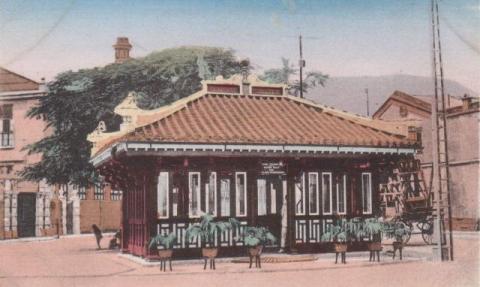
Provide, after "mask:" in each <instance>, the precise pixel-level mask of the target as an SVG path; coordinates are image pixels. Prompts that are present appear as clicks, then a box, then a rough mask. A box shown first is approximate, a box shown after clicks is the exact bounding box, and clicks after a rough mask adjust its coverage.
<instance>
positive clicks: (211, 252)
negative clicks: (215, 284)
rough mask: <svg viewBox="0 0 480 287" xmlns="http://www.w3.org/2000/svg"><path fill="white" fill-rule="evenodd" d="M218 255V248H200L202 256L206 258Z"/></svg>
mask: <svg viewBox="0 0 480 287" xmlns="http://www.w3.org/2000/svg"><path fill="white" fill-rule="evenodd" d="M217 255H218V248H216V247H213V248H212V247H210V248H202V256H203V257H206V258H210V259H212V258H215V257H217Z"/></svg>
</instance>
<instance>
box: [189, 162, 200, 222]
mask: <svg viewBox="0 0 480 287" xmlns="http://www.w3.org/2000/svg"><path fill="white" fill-rule="evenodd" d="M189 202H190V204H189V206H190V216H200V173H198V172H191V173H189Z"/></svg>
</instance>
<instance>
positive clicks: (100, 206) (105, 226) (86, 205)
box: [80, 185, 122, 233]
mask: <svg viewBox="0 0 480 287" xmlns="http://www.w3.org/2000/svg"><path fill="white" fill-rule="evenodd" d="M94 189H95V188H94V187H90V188H88V189H87V191H86V198H85V199H84V200H80V232H81V233H90V232H92V224H96V225H97V226H98V227H99V228H100V229H101V230H102V231H117V230H119V229H120V221H121V217H122V213H121V212H122V201H121V200H112V198H111V192H112V190H111V188H110V186H109V185H106V186H105V187H104V188H103V199H95V195H94Z"/></svg>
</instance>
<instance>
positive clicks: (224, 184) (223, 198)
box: [220, 178, 230, 216]
mask: <svg viewBox="0 0 480 287" xmlns="http://www.w3.org/2000/svg"><path fill="white" fill-rule="evenodd" d="M220 208H221V210H220V215H221V216H230V179H228V178H222V179H221V180H220Z"/></svg>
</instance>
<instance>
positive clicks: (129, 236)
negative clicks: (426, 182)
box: [89, 76, 418, 256]
mask: <svg viewBox="0 0 480 287" xmlns="http://www.w3.org/2000/svg"><path fill="white" fill-rule="evenodd" d="M202 85H203V87H202V90H201V91H199V92H197V93H195V94H193V95H191V96H189V97H187V98H184V99H181V100H179V101H177V102H174V103H172V104H171V105H169V106H165V107H161V108H159V109H157V110H152V111H143V110H141V109H139V108H138V107H137V106H136V103H135V95H134V93H131V94H130V95H129V96H128V97H127V98H126V99H125V100H124V102H122V103H121V104H120V105H119V106H118V107H117V108H116V109H115V112H116V113H117V114H119V115H120V116H122V117H123V119H124V122H123V124H122V126H121V128H120V131H117V132H113V133H107V132H105V125H104V124H103V123H100V124H99V127H98V128H97V130H96V131H94V132H93V133H92V134H91V135H90V136H89V140H90V141H91V142H93V150H92V160H91V161H92V163H93V164H94V166H95V167H96V169H97V170H98V171H99V172H100V174H102V175H103V176H104V177H105V180H106V181H107V182H109V183H110V184H111V185H112V186H113V187H114V188H118V189H121V190H122V192H123V201H122V211H123V217H122V233H123V234H122V238H123V242H122V249H123V250H124V251H125V252H130V253H132V254H134V255H139V256H146V255H148V250H147V242H148V240H149V238H150V237H152V236H154V235H155V234H157V233H161V232H175V233H176V235H177V238H178V239H177V242H176V244H175V246H174V248H175V249H176V251H175V252H176V254H177V256H192V255H194V254H196V253H195V252H198V248H199V247H200V246H199V245H198V244H197V243H191V242H187V241H186V239H185V231H186V229H187V228H188V226H189V225H191V224H192V223H194V222H196V221H198V218H199V217H200V216H201V214H202V213H210V214H212V215H214V216H215V217H216V218H218V219H222V220H223V219H227V218H229V217H235V218H237V219H238V220H239V221H240V222H241V227H240V228H239V229H240V230H233V231H229V232H225V233H224V234H221V236H219V245H220V246H224V247H225V248H222V249H221V252H222V254H223V255H227V254H228V255H233V254H239V253H240V252H244V251H243V250H241V249H243V248H241V247H242V245H243V244H242V241H241V238H238V237H237V236H235V235H236V234H238V233H239V232H241V229H243V227H244V226H247V225H253V226H265V227H268V228H269V229H270V230H271V231H272V232H273V233H274V234H275V235H276V236H277V238H280V240H279V246H278V247H282V248H285V249H286V250H287V251H296V252H319V251H322V250H325V248H326V246H327V245H326V244H322V243H321V239H320V238H321V235H322V233H323V232H324V231H325V230H326V228H327V226H328V225H329V224H332V222H333V220H334V218H335V217H337V216H344V217H347V218H351V217H357V216H360V217H371V216H374V215H375V214H376V213H378V211H379V197H378V185H379V178H380V176H379V174H380V173H381V172H382V171H384V170H385V168H388V167H391V166H392V165H395V163H396V162H398V161H400V160H404V159H411V158H413V155H414V153H415V152H416V149H417V148H418V145H417V142H416V141H415V140H412V139H411V138H409V137H408V136H406V135H405V134H402V130H401V129H399V127H398V126H395V125H393V124H392V125H390V124H388V123H384V122H383V121H380V120H372V119H368V118H364V117H360V116H357V115H352V114H349V113H346V112H343V111H339V110H336V109H333V108H331V107H326V106H323V105H319V104H317V103H314V102H312V101H309V100H305V99H301V98H297V97H292V96H289V95H288V94H287V92H286V86H285V85H272V84H268V83H266V82H262V81H260V80H258V79H257V78H256V77H255V76H249V77H242V76H234V77H232V78H230V79H223V78H222V77H217V79H216V80H211V81H203V82H202ZM282 226H283V227H284V228H283V229H284V230H285V229H286V232H285V231H284V232H282ZM285 227H286V228H285ZM282 233H284V234H285V236H282Z"/></svg>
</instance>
